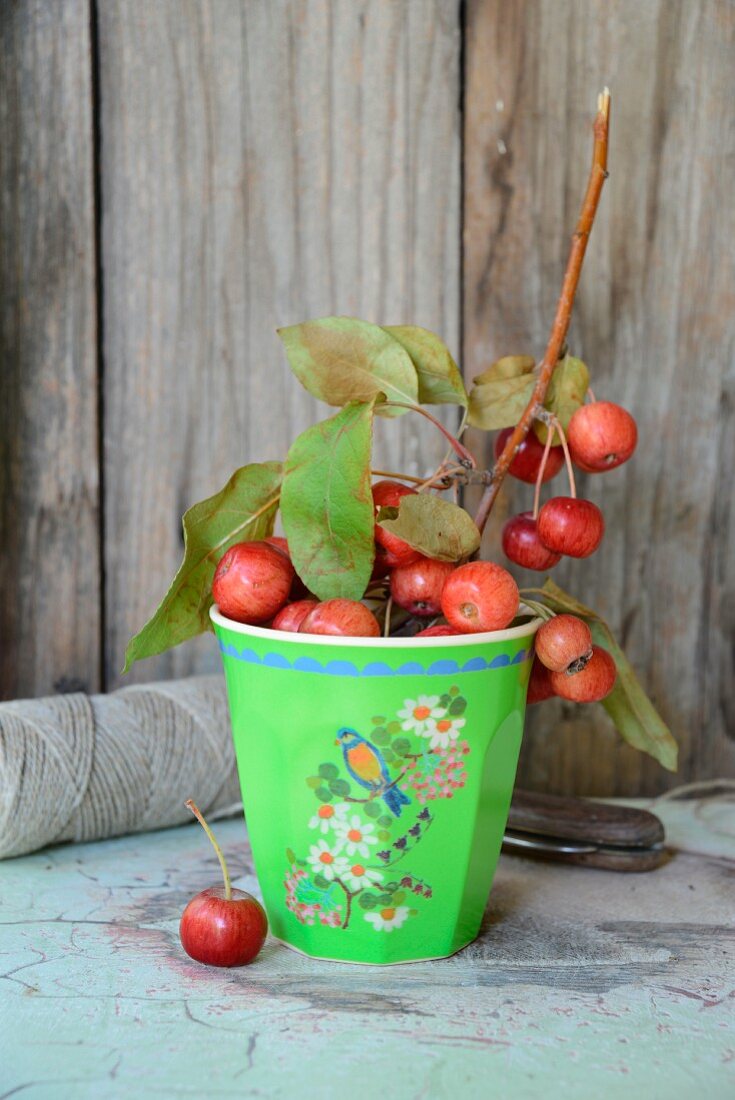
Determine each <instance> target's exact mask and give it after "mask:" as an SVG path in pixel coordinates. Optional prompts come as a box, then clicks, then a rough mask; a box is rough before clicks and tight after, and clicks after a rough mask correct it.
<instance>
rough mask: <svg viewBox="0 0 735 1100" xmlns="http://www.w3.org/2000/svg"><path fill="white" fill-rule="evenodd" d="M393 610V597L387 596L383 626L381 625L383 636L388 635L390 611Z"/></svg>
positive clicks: (386, 636)
mask: <svg viewBox="0 0 735 1100" xmlns="http://www.w3.org/2000/svg"><path fill="white" fill-rule="evenodd" d="M392 610H393V597H392V596H389V597H388V600H387V603H386V605H385V626H384V627H383V637H384V638H389V637H390V613H391V611H392Z"/></svg>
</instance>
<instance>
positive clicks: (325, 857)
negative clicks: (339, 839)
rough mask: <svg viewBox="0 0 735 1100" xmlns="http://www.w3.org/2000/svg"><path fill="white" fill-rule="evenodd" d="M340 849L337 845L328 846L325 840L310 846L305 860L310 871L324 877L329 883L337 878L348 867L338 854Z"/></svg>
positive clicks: (342, 857)
mask: <svg viewBox="0 0 735 1100" xmlns="http://www.w3.org/2000/svg"><path fill="white" fill-rule="evenodd" d="M340 847H341V845H339V844H336V845H335V844H333V845H331V846H330V845H329V844H327V842H326V840H320V841H319V842H318V844H312V845H311V847H310V849H309V855H308V858H307V863H308V864H309V866H310V867H311V869H312V871H314V872H315V873H317V874H320V875H324V877H325V878H326V879H329V881H330V882H331V880H332V879H334V878H338V877H339V876H340V875H341V874H342V873H343V871H346V870H347V868H348V867H349V863H348V861H347V860H346V859H345V857H344V856H340V855H339V854H338V853H339V851H340Z"/></svg>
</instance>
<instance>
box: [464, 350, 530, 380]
mask: <svg viewBox="0 0 735 1100" xmlns="http://www.w3.org/2000/svg"><path fill="white" fill-rule="evenodd" d="M535 366H536V361H535V359H534V358H533V356H532V355H504V356H503V357H502V358H501V359H496V360H495V362H494V363H493V364H492V366H489V367H488V368H487V370H484V371H483V372H482V374H477V375H475V377H474V378H473V382H474V383H475V385H484V384H485V383H486V382H497V381H499V380H500V379H504V378H506V379H507V378H523V377H524V376H525V375H527V374H533V370H534V367H535Z"/></svg>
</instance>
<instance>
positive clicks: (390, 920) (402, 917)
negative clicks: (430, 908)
mask: <svg viewBox="0 0 735 1100" xmlns="http://www.w3.org/2000/svg"><path fill="white" fill-rule="evenodd" d="M410 912H411V910H410V909H409V908H408V906H407V905H396V906H392V907H389V908H388V909H375V910H373V912H372V913H366V914H365V920H366V921H368V922H369V923H370V924H372V926H373V927H374V928H375V930H376V932H392V931H393V929H394V928H400V927H401V925H402V924H404V923H405V921H406V919H407V917H408V915H409V913H410Z"/></svg>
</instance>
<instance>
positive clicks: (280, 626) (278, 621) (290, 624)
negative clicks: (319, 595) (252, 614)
mask: <svg viewBox="0 0 735 1100" xmlns="http://www.w3.org/2000/svg"><path fill="white" fill-rule="evenodd" d="M318 606H319V601H318V600H294V602H293V603H287V604H286V606H285V607H282V608H281V610H280V611H279V612H278V614H277V615H276V617H275V619H274V620H273V622H272V623H271V627H272V628H273V630H285V631H287V632H288V633H290V634H298V632H299V627H300V626H301V624H302V623H303V621H304V619H305V618H306V616H307V615H308V614H309V612H310V611H313V610H314V608H315V607H318Z"/></svg>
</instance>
